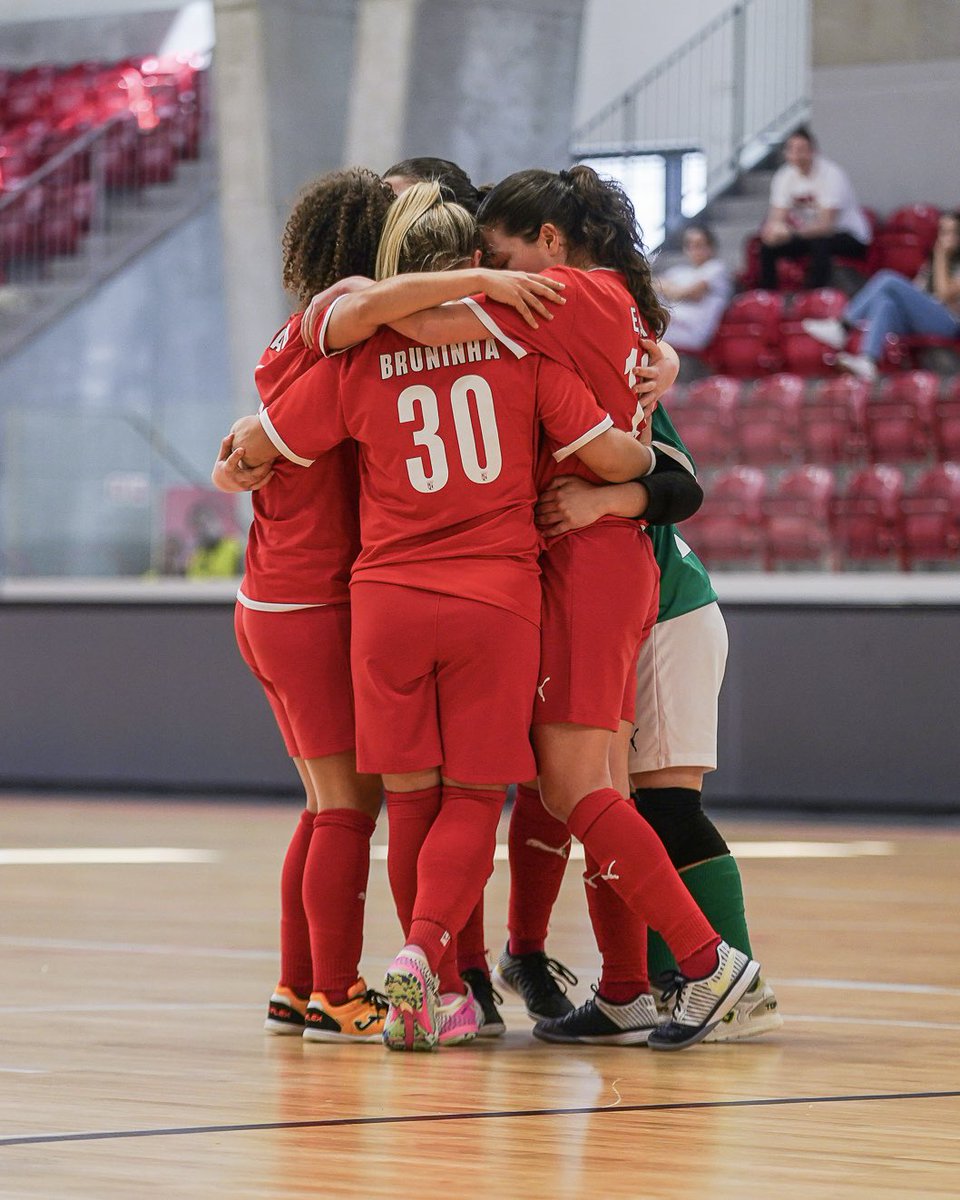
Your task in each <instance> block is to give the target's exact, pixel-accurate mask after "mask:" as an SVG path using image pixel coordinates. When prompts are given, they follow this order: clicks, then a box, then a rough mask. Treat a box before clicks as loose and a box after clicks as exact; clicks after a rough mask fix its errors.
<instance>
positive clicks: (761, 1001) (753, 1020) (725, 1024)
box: [703, 975, 783, 1042]
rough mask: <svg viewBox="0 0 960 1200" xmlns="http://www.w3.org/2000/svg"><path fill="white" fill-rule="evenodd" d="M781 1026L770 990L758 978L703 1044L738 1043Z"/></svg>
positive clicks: (781, 1020) (775, 1001)
mask: <svg viewBox="0 0 960 1200" xmlns="http://www.w3.org/2000/svg"><path fill="white" fill-rule="evenodd" d="M782 1027H783V1017H782V1016H781V1015H780V1007H779V1005H778V1004H777V998H776V996H775V995H774V994H773V988H772V987H771V986H770V984H769V983H767V981H766V980H765V979H764V978H763V976H762V975H758V976H757V978H756V981H755V983H754V985H753V987H751V988H748V989H747V990H746V991H745V992H744V993H743V995H742V996H741V997H740V999H739V1000H738V1001H737V1002H736V1004H735V1005H734V1006H733V1008H731V1009H730V1011H729V1012H728V1013H727V1015H726V1016H725V1017H724V1018H723V1020H722V1021H720V1023H719V1024H718V1025H715V1026H714V1027H713V1029H712V1030H711V1031H710V1032H709V1033H708V1034H707V1036H706V1037H705V1038H704V1039H703V1040H704V1041H705V1042H741V1041H744V1040H745V1039H746V1038H755V1037H760V1036H761V1034H764V1033H773V1031H774V1030H775V1029H781V1028H782Z"/></svg>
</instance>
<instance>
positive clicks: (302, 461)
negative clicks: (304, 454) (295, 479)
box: [260, 409, 315, 467]
mask: <svg viewBox="0 0 960 1200" xmlns="http://www.w3.org/2000/svg"><path fill="white" fill-rule="evenodd" d="M260 424H261V425H262V426H263V432H264V433H265V434H266V435H267V437H268V438H269V439H270V441H271V442H273V444H274V445H275V446H276V448H277V449H278V450H279V451H280V453H281V454H282V455H283V457H284V458H288V459H289V460H290V461H291V462H293V463H296V464H297V466H298V467H312V466H313V464H314V461H315V460H314V459H312V458H301V457H300V455H299V454H294V452H293V451H292V450H291V449H290V447H289V446H288V445H287V443H286V442H285V441H284V440H283V438H282V437H281V436H280V434H279V433H277V431H276V429H274V427H273V422H272V421H271V420H270V414H269V413H268V412H267V410H266V409H263V410H262V412H261V413H260Z"/></svg>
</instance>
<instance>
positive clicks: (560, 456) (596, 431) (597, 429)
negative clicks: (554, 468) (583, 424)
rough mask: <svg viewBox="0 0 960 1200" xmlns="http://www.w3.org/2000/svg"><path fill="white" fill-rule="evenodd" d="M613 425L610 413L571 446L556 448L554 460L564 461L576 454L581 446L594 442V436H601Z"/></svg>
mask: <svg viewBox="0 0 960 1200" xmlns="http://www.w3.org/2000/svg"><path fill="white" fill-rule="evenodd" d="M612 427H613V417H611V416H610V414H609V413H608V414H607V415H606V416H605V417H604V418H603V420H602V421H601V422H600V423H599V424H597V425H594V427H593V428H592V429H588V430H587V432H586V433H584V434H581V435H580V437H578V438H577V440H576V441H575V442H571V443H570V445H569V446H564V447H562V449H560V450H554V452H553V458H554V462H558V463H560V462H563V460H564V459H565V458H569V457H570V455H571V454H576V452H577V451H578V450H579V449H580V447H581V446H586V444H587V443H588V442H592V441H593V439H594V438H597V437H599V436H600V434H601V433H606V431H607V430H608V429H611V428H612Z"/></svg>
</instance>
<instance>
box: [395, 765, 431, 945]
mask: <svg viewBox="0 0 960 1200" xmlns="http://www.w3.org/2000/svg"><path fill="white" fill-rule="evenodd" d="M384 794H385V795H386V798H387V824H388V828H389V832H390V837H389V844H388V846H387V876H388V878H389V880H390V890H391V891H392V892H393V903H394V905H395V906H396V909H397V918H398V920H399V921H400V928H401V929H402V930H403V936H404V938H405V939H406V940H407V941H409V940H410V922H411V921H412V920H413V906H414V903H415V901H416V899H417V860H418V859H419V857H420V849H421V847H422V846H423V843H424V840H425V839H426V836H427V834H428V833H429V832H430V826H431V825H432V824H433V823H434V821H435V820H436V819H437V814H438V813H439V812H440V795H441V790H440V785H439V784H437V786H436V787H431V788H422V789H421V790H420V791H418V792H385V793H384Z"/></svg>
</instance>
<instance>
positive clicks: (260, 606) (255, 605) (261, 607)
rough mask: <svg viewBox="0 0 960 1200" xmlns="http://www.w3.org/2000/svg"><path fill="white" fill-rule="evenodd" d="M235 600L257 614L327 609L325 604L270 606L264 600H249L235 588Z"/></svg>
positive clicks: (240, 590)
mask: <svg viewBox="0 0 960 1200" xmlns="http://www.w3.org/2000/svg"><path fill="white" fill-rule="evenodd" d="M237 600H238V602H239V603H240V604H242V605H243V607H244V608H252V609H255V610H256V611H257V612H296V611H297V610H298V609H301V608H328V607H329V605H327V604H325V603H324V604H271V603H269V602H268V601H266V600H251V599H250V597H249V596H245V595H244V594H243V589H242V588H237Z"/></svg>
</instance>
